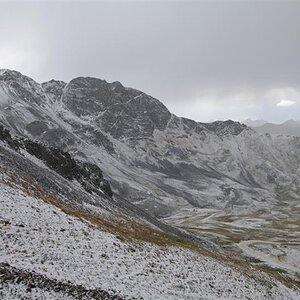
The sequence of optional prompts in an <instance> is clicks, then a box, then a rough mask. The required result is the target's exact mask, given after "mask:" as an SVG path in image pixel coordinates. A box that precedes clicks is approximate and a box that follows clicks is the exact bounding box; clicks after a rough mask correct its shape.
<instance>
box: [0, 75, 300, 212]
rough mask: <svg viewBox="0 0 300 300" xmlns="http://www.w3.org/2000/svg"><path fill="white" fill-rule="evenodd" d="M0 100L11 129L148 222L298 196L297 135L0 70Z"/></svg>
mask: <svg viewBox="0 0 300 300" xmlns="http://www.w3.org/2000/svg"><path fill="white" fill-rule="evenodd" d="M0 95H1V97H0V99H1V100H0V103H1V104H0V105H1V112H0V122H1V123H2V124H3V125H4V126H5V127H7V128H9V129H10V130H11V131H12V133H14V134H17V135H20V136H23V137H30V138H31V139H36V140H38V141H40V142H43V143H46V144H49V145H51V146H55V147H57V148H60V149H62V150H65V151H68V152H70V153H71V154H72V155H73V156H74V157H75V158H76V159H79V160H87V161H89V162H91V163H94V164H96V165H98V166H99V167H100V168H101V169H103V170H104V174H105V176H106V177H107V179H108V180H109V181H110V183H111V185H112V189H113V192H114V195H115V197H116V198H118V197H119V198H125V199H127V200H129V201H131V202H133V203H135V204H137V205H138V206H139V207H141V208H143V209H144V210H146V211H148V212H150V213H151V214H152V215H154V216H158V217H165V216H169V215H172V214H176V213H178V212H179V211H180V210H182V209H186V208H192V207H215V208H228V209H239V208H241V207H247V208H249V207H253V206H259V205H262V206H264V205H266V204H272V203H273V202H276V201H280V198H281V197H293V198H299V186H300V184H299V174H300V167H299V165H300V164H299V162H300V155H299V154H300V147H299V145H300V138H298V137H294V136H292V137H288V136H272V135H268V134H259V133H257V132H256V131H254V130H252V129H251V128H249V127H247V126H246V125H243V124H240V123H238V122H233V121H230V120H228V121H224V122H221V121H217V122H213V123H199V122H195V121H193V120H189V119H186V118H179V117H177V116H175V115H174V114H171V113H170V112H169V111H168V109H167V108H166V107H165V106H164V105H163V104H162V103H161V102H159V101H158V100H157V99H154V98H153V97H151V96H149V95H146V94H145V93H143V92H140V91H138V90H135V89H132V88H126V87H124V86H122V84H121V83H119V82H113V83H108V82H106V81H104V80H100V79H96V78H90V77H87V78H83V77H79V78H75V79H73V80H71V81H70V82H69V83H64V82H61V81H55V80H51V81H49V82H46V83H42V84H39V83H37V82H35V81H34V80H32V79H31V78H29V77H26V76H24V75H22V74H20V73H19V72H15V71H10V70H2V71H1V73H0Z"/></svg>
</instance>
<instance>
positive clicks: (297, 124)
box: [243, 119, 300, 136]
mask: <svg viewBox="0 0 300 300" xmlns="http://www.w3.org/2000/svg"><path fill="white" fill-rule="evenodd" d="M243 123H244V124H246V125H247V126H250V127H252V128H253V129H255V130H256V131H257V132H260V133H270V134H283V135H294V136H300V120H297V121H295V120H288V121H285V122H283V123H281V124H275V123H268V122H267V121H264V120H251V119H247V120H245V121H244V122H243Z"/></svg>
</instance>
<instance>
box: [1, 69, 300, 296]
mask: <svg viewBox="0 0 300 300" xmlns="http://www.w3.org/2000/svg"><path fill="white" fill-rule="evenodd" d="M299 146H300V138H298V137H292V136H272V135H270V134H260V133H257V132H256V131H254V130H253V129H251V128H249V127H247V126H246V125H243V124H240V123H237V122H233V121H230V120H228V121H225V122H221V121H217V122H213V123H199V122H195V121H193V120H189V119H186V118H179V117H177V116H175V115H174V114H172V113H170V112H169V111H168V109H167V108H166V107H165V106H164V105H163V104H162V103H161V102H160V101H158V100H157V99H155V98H153V97H151V96H149V95H146V94H145V93H143V92H140V91H138V90H135V89H132V88H126V87H124V86H122V84H121V83H119V82H113V83H108V82H106V81H104V80H100V79H96V78H90V77H87V78H83V77H79V78H75V79H73V80H71V81H70V82H69V83H65V82H62V81H55V80H51V81H49V82H46V83H42V84H39V83H37V82H35V81H34V80H33V79H31V78H29V77H27V76H24V75H22V74H21V73H19V72H16V71H11V70H0V170H1V172H0V174H1V176H0V287H1V288H0V298H1V299H2V298H3V299H20V298H22V299H33V298H38V299H200V298H203V299H220V298H221V299H246V298H250V299H297V297H298V295H299V293H298V292H297V291H292V290H289V289H288V288H286V287H285V286H283V285H282V284H281V283H279V282H278V281H276V280H275V279H280V280H281V281H282V282H285V283H286V281H287V280H288V279H287V278H289V277H285V276H284V277H280V276H279V277H276V276H277V275H276V274H277V273H276V274H275V275H276V276H275V277H274V276H273V277H272V278H271V277H270V276H268V275H266V274H264V273H262V272H259V271H257V268H255V269H254V267H253V266H252V265H251V264H249V263H248V261H247V262H246V263H245V262H244V261H242V260H236V257H235V256H236V253H235V252H234V253H230V252H231V250H230V251H229V253H228V252H226V251H225V250H224V249H223V250H222V249H221V248H220V247H219V246H217V245H216V244H214V243H212V242H210V241H208V240H207V239H205V238H203V237H202V235H201V234H196V233H194V231H192V230H191V231H190V230H188V226H190V225H188V226H177V225H178V224H179V223H181V224H184V223H185V222H186V223H189V224H190V221H191V220H194V221H197V220H198V221H199V220H200V219H201V218H202V216H203V213H202V215H201V213H200V211H201V212H202V211H204V213H205V212H208V211H214V210H217V209H218V210H222V211H225V210H226V211H231V212H241V211H243V212H244V211H247V212H251V210H252V209H254V210H255V209H256V210H257V209H259V208H261V210H260V213H261V215H265V211H266V210H265V209H267V210H268V211H272V207H275V205H276V207H278V205H279V206H280V204H281V203H283V202H282V201H283V200H285V202H284V205H285V203H287V201H289V200H290V199H294V200H295V199H296V200H299V197H300V188H299V187H300V184H299V175H300V168H299V165H300V164H299V160H300V155H299V154H300V147H299ZM297 207H298V206H295V210H297ZM296 212H297V211H296ZM254 214H255V213H254ZM295 215H296V213H295ZM218 216H219V214H218V213H214V214H213V215H211V216H207V217H205V218H204V219H207V220H214V217H216V218H217V217H218ZM249 216H250V214H249ZM276 216H277V215H276ZM204 219H203V220H202V219H201V221H205V220H204ZM257 220H258V219H255V218H253V217H252V218H251V219H250V221H257ZM293 220H294V215H293V218H292V223H291V225H292V226H294V227H292V229H293V231H291V232H290V235H291V236H292V238H294V239H296V238H297V235H296V234H295V233H296V230H297V228H298V227H297V228H296V229H295V226H297V222H295V224H294V223H293V222H294V221H293ZM258 221H259V222H260V220H258ZM258 221H257V222H258ZM235 222H237V224H239V225H238V226H239V227H243V226H244V225H245V224H244V223H242V222H241V221H240V220H238V219H236V220H235ZM238 222H240V223H238ZM246 222H247V221H246ZM232 223H234V222H232ZM193 224H196V223H193ZM234 224H235V223H234ZM234 224H232V225H233V226H236V225H234ZM221 226H225V223H224V222H223V223H222V224H221ZM230 226H231V225H230ZM246 226H249V223H247V224H246ZM233 230H234V231H235V232H241V231H239V230H237V229H235V228H234V229H233ZM247 232H248V234H250V231H249V230H248V231H247ZM217 235H219V236H221V235H220V233H219V232H218V233H217ZM248 237H249V235H248ZM245 238H246V239H247V237H245ZM254 242H257V241H254ZM252 243H253V242H252ZM274 244H276V242H274ZM241 245H242V246H243V245H244V244H241ZM249 245H250V243H249ZM249 245H248V244H247V245H246V246H247V247H246V250H247V251H248V252H250V251H251V248H249V247H250V246H249ZM255 245H256V247H258V246H257V244H255ZM272 245H273V244H272ZM272 245H271V246H272ZM276 245H277V244H276ZM293 245H294V246H295V245H296V246H297V245H298V244H297V243H296V244H295V241H294V240H293ZM263 246H264V245H263ZM280 246H281V244H280ZM296 246H295V247H296ZM264 247H265V246H264ZM282 247H286V246H285V245H282ZM244 248H245V246H244ZM249 249H250V250H249ZM275 250H276V249H275ZM275 250H274V249H273V250H272V251H273V252H274V251H275ZM257 252H258V250H257V249H256V252H255V254H256V255H257ZM273 252H272V253H273ZM291 253H292V254H293V255H294V254H295V253H296V254H295V255H294V256H295V257H296V256H297V253H298V252H297V249H294V248H293V249H292V251H291ZM272 255H273V254H272ZM273 261H274V259H273ZM280 265H283V266H287V267H289V268H290V269H291V270H292V273H291V274H292V275H291V276H292V277H291V278H292V281H290V284H295V283H297V280H298V279H297V278H299V277H297V272H296V271H295V270H298V268H297V266H294V265H292V267H291V266H290V264H289V260H287V262H281V264H280ZM290 269H288V270H290ZM254 270H255V272H254ZM252 273H253V274H252ZM271 273H272V272H271ZM249 274H252V275H249ZM295 274H296V275H295ZM291 282H292V283H291ZM141 297H142V298H141Z"/></svg>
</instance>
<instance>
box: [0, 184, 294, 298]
mask: <svg viewBox="0 0 300 300" xmlns="http://www.w3.org/2000/svg"><path fill="white" fill-rule="evenodd" d="M0 298H1V299H7V300H8V299H9V300H11V299H164V300H167V299H272V300H274V299H278V300H279V299H280V300H284V299H299V298H300V296H299V294H297V293H296V292H294V291H292V290H290V289H288V288H286V287H285V286H283V285H282V284H280V283H278V282H274V281H272V280H271V279H269V278H268V277H266V276H264V275H262V274H259V275H257V276H256V275H255V274H247V275H246V274H244V273H242V272H240V271H238V270H236V269H235V268H233V267H230V266H227V265H226V264H225V263H221V262H220V261H218V260H216V259H213V258H211V257H206V256H204V255H201V254H200V253H198V252H195V251H192V250H190V249H186V248H180V247H178V246H174V245H173V246H172V245H170V246H159V245H154V244H150V243H145V242H141V241H136V242H133V241H131V242H129V241H126V240H124V239H123V238H122V237H118V236H115V235H113V234H111V233H108V232H105V231H101V230H99V228H96V227H95V226H94V225H93V224H91V223H89V222H87V221H85V220H82V219H79V218H76V217H74V216H71V215H67V214H66V213H64V212H63V211H62V210H60V209H59V208H57V207H55V206H53V205H51V204H48V203H45V202H44V201H43V200H41V199H38V198H34V197H31V196H29V195H27V194H26V193H25V192H24V191H21V190H18V189H15V188H13V187H9V186H8V185H6V184H5V183H4V182H2V183H0Z"/></svg>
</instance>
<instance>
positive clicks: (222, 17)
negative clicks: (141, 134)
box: [0, 1, 300, 122]
mask: <svg viewBox="0 0 300 300" xmlns="http://www.w3.org/2000/svg"><path fill="white" fill-rule="evenodd" d="M0 68H10V69H15V70H18V71H20V72H22V73H23V74H26V75H28V76H30V77H33V78H34V79H35V80H37V81H39V82H42V81H47V80H50V79H52V78H55V79H62V80H65V81H68V80H70V79H72V78H74V77H78V76H95V77H99V78H102V79H106V80H107V81H115V80H118V81H120V82H122V83H123V84H124V85H125V86H130V87H134V88H137V89H140V90H142V91H144V92H146V93H148V94H150V95H152V96H154V97H156V98H158V99H159V100H161V101H162V102H163V103H164V104H165V105H166V106H167V107H168V108H169V109H170V111H171V112H173V113H175V114H177V115H179V116H186V117H189V118H192V119H195V120H198V121H210V120H216V119H229V118H230V119H234V120H244V119H246V118H252V119H266V120H268V121H273V122H281V121H284V120H287V119H291V118H294V119H300V1H298V2H287V1H284V2H278V1H277V2H270V1H265V2H253V1H252V2H245V1H240V2H237V1H235V2H212V1H210V2H197V1H193V2H187V1H184V2H183V1H182V2H180V1H177V2H172V1H168V2H159V1H155V2H153V1H152V2H126V1H121V2H87V1H81V2H77V3H74V2H70V1H65V2H58V1H57V2H44V1H43V2H41V1H40V2H31V3H30V2H25V1H19V2H15V3H12V2H11V1H10V2H7V3H5V2H1V1H0Z"/></svg>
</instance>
